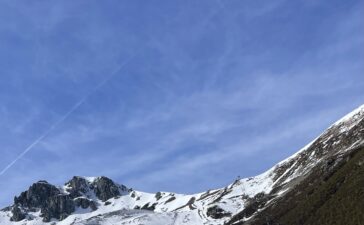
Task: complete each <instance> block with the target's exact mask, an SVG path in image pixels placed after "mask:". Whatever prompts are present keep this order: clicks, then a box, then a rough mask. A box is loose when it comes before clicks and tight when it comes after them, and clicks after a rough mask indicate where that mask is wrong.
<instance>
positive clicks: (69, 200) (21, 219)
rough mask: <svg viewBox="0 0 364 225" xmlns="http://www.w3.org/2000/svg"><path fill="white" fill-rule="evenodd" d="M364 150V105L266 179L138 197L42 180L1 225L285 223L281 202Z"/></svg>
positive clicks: (93, 182)
mask: <svg viewBox="0 0 364 225" xmlns="http://www.w3.org/2000/svg"><path fill="white" fill-rule="evenodd" d="M363 146H364V105H363V106H361V107H359V108H358V109H356V110H354V111H353V112H351V113H350V114H348V115H346V116H345V117H344V118H342V119H341V120H339V121H338V122H336V123H335V124H333V125H332V126H331V127H329V128H328V129H327V130H326V131H325V132H323V133H322V134H321V135H320V136H319V137H318V138H316V139H315V140H314V141H312V142H311V143H310V144H308V145H307V146H305V147H304V148H302V149H301V150H300V151H298V152H297V153H296V154H294V155H293V156H291V157H289V158H288V159H285V160H284V161H282V162H280V163H278V164H277V165H275V166H274V167H273V168H271V169H270V170H268V171H266V172H265V173H263V174H261V175H258V176H256V177H250V178H244V179H239V180H236V181H235V182H234V183H232V184H230V185H229V186H227V187H224V188H221V189H216V190H209V191H206V192H203V193H198V194H193V195H184V194H176V193H169V192H158V193H146V192H141V191H136V190H133V189H130V188H127V187H126V186H124V185H119V184H116V183H115V182H114V181H112V180H111V179H109V178H107V177H94V178H90V177H73V178H72V179H71V180H70V181H68V182H67V183H66V184H65V185H64V186H61V187H57V186H54V185H51V184H49V183H47V182H46V181H39V182H37V183H34V184H33V185H32V186H31V187H29V189H28V190H27V191H25V192H23V193H21V194H20V195H19V196H17V197H15V199H14V204H13V205H12V206H9V207H7V208H5V209H3V210H1V211H0V224H1V225H3V224H4V225H5V224H9V225H10V224H11V225H15V224H19V225H20V224H22V225H37V224H45V223H50V224H57V225H66V224H67V225H68V224H74V225H76V224H79V225H81V224H90V225H91V224H100V225H108V224H111V225H119V224H120V225H122V224H130V225H141V224H144V225H173V224H174V225H203V224H206V225H222V224H281V223H278V222H275V221H280V220H281V219H282V218H283V216H282V215H281V214H278V213H276V211H277V210H276V208H275V206H276V205H277V204H284V203H285V202H287V201H288V200H287V199H288V197H289V198H290V201H291V200H292V199H293V200H294V198H293V197H292V196H297V195H298V194H297V193H301V192H304V191H305V190H306V189H304V188H303V189H302V190H301V189H298V188H299V187H300V185H301V186H302V184H306V183H308V186H309V185H310V184H315V182H321V181H322V180H323V182H324V181H325V179H327V180H329V179H330V178H331V177H332V176H333V174H334V173H335V172H336V171H337V170H338V168H339V166H340V168H341V166H342V165H343V163H345V162H348V161H350V157H352V155H353V153H354V152H357V151H359V150H360V151H361V150H362V148H363ZM363 165H364V161H363ZM317 171H319V172H317ZM312 177H315V178H314V179H313V178H312ZM305 182H306V183H305ZM320 185H321V183H320V184H319V185H318V186H320ZM305 187H306V186H305ZM293 200H292V201H293ZM297 202H299V201H298V200H297ZM299 203H301V202H299ZM297 204H298V203H297ZM282 220H283V219H282ZM262 221H263V222H262ZM287 221H288V220H287ZM297 224H299V223H297ZM301 224H305V223H301ZM289 225H291V224H289Z"/></svg>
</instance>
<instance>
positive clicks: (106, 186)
mask: <svg viewBox="0 0 364 225" xmlns="http://www.w3.org/2000/svg"><path fill="white" fill-rule="evenodd" d="M92 184H93V185H94V191H95V194H96V196H97V197H98V198H99V199H100V200H102V201H107V200H108V199H110V198H113V197H117V196H120V194H121V193H120V190H119V186H118V185H116V184H115V183H114V182H113V181H112V180H111V179H109V178H107V177H99V178H97V179H96V180H95V181H94V182H93V183H92Z"/></svg>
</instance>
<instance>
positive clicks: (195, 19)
mask: <svg viewBox="0 0 364 225" xmlns="http://www.w3.org/2000/svg"><path fill="white" fill-rule="evenodd" d="M363 10H364V1H352V0H348V1H341V0H332V1H327V0H326V1H322V0H296V1H289V0H277V1H265V0H254V1H250V0H244V1H240V0H216V1H213V0H201V1H189V0H187V1H186V0H184V1H182V0H181V1H179V0H176V1H153V0H151V1H1V2H0V77H1V80H0V103H1V104H0V124H1V126H0V152H1V157H0V166H1V168H0V169H3V168H5V167H6V166H7V165H9V163H11V162H12V161H13V160H14V159H15V158H16V157H17V156H19V154H21V153H22V152H23V151H24V150H25V149H26V148H27V147H28V146H29V145H30V144H32V143H34V141H35V140H36V139H37V138H39V137H40V136H41V135H43V134H44V133H45V132H47V130H49V128H50V127H52V126H53V125H54V124H57V126H56V127H55V128H54V129H53V130H52V131H51V132H50V133H49V134H48V135H47V136H46V137H45V138H44V139H42V140H41V141H40V142H39V143H37V144H36V145H35V146H34V147H33V148H32V149H31V150H30V151H29V152H28V153H27V154H26V155H24V157H21V158H20V159H19V160H18V161H17V162H16V163H15V164H14V165H13V166H12V167H10V168H9V169H8V170H6V172H5V173H3V174H2V175H1V179H0V190H1V198H0V205H1V206H5V205H7V204H10V202H11V201H12V199H13V196H14V195H16V194H18V193H19V192H20V191H22V190H25V189H27V187H28V186H29V185H30V184H31V183H33V182H34V181H37V180H40V179H46V180H48V181H50V182H52V183H55V184H62V183H64V182H65V181H66V180H68V179H69V178H70V177H71V176H73V175H83V176H99V175H105V176H109V177H111V178H112V179H114V180H115V181H118V182H120V183H123V184H125V185H127V186H129V187H132V188H135V189H139V190H143V191H150V192H155V191H159V190H163V191H174V192H184V193H193V192H199V191H203V190H206V189H210V188H217V187H221V186H224V185H226V184H229V183H231V182H233V180H234V179H235V178H236V177H237V176H238V175H240V176H242V177H249V176H253V175H257V174H259V173H261V172H263V171H265V170H266V169H268V168H270V167H271V166H273V165H274V164H275V163H277V162H278V161H280V160H282V159H284V158H285V157H288V156H289V155H291V154H293V153H294V152H296V151H297V150H299V149H300V148H301V147H303V146H304V145H305V144H307V143H308V142H310V141H311V140H312V139H313V138H315V137H316V136H317V135H319V134H320V133H321V132H322V131H323V130H324V129H325V128H326V127H328V126H329V125H330V124H331V123H333V122H334V121H336V120H337V119H339V118H340V117H342V116H343V115H345V114H346V113H348V112H350V111H351V110H353V109H354V108H356V107H358V106H359V105H361V104H364V91H363V90H364V74H363V71H364V14H363V13H362V12H363ZM121 65H123V66H121ZM82 99H84V101H83V100H82ZM80 101H82V104H80V106H79V107H76V108H75V110H72V113H70V114H69V116H67V118H66V119H65V120H63V119H62V118H63V117H64V115H66V114H67V113H68V112H70V110H71V109H72V108H73V107H74V106H75V104H77V103H79V102H80ZM60 120H62V122H60V123H58V122H57V121H60Z"/></svg>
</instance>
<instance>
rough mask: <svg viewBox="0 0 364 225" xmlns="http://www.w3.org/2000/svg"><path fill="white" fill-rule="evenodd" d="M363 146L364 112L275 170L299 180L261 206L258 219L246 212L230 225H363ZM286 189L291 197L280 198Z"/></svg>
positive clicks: (256, 213)
mask: <svg viewBox="0 0 364 225" xmlns="http://www.w3.org/2000/svg"><path fill="white" fill-rule="evenodd" d="M363 146H364V107H363V106H362V107H360V108H358V109H357V110H355V111H353V112H352V113H350V114H348V115H347V116H345V117H344V118H343V119H341V120H340V121H338V122H336V123H335V124H334V125H333V126H331V127H330V128H329V129H327V130H326V131H325V132H324V133H323V134H322V135H321V136H320V137H318V138H317V139H316V140H315V141H313V142H312V143H311V144H310V145H309V146H307V147H306V148H304V150H303V151H300V152H299V153H297V154H296V155H294V156H293V157H291V158H290V159H288V160H285V161H284V162H283V163H280V164H279V165H278V167H277V168H276V169H275V170H276V173H277V174H279V173H280V172H278V170H283V171H284V173H286V174H299V176H295V175H293V176H292V175H291V176H292V177H293V179H291V178H290V179H288V181H289V182H287V183H286V184H285V182H283V183H282V184H281V185H279V186H276V187H275V189H274V190H272V192H271V193H270V194H269V196H270V197H269V201H263V202H262V201H260V202H259V201H258V202H259V203H260V204H261V205H260V207H256V209H255V210H254V212H253V213H248V209H249V208H250V207H249V206H247V207H246V208H245V209H244V210H242V211H241V212H240V213H237V214H236V215H235V216H234V217H233V218H232V219H231V220H230V221H229V222H228V223H227V224H247V225H258V224H259V225H264V224H267V225H275V224H277V225H278V224H280V225H295V224H297V225H305V224H307V225H313V224H330V225H333V224H361V223H364V218H363V214H362V212H363V211H362V209H363V202H364V198H363V197H364V194H363V193H364V179H363V176H362V175H363V170H364V167H363V164H364V159H363V155H364V152H363V149H364V148H363ZM285 167H286V168H289V169H284V168H285ZM284 176H285V175H283V177H284ZM280 179H281V178H280ZM286 181H287V179H286ZM284 186H286V187H288V189H287V191H286V192H285V193H284V194H283V195H282V194H281V195H278V196H275V195H277V193H278V192H279V191H281V190H282V188H284ZM256 204H257V203H256ZM360 212H361V213H360ZM358 220H360V221H361V223H358Z"/></svg>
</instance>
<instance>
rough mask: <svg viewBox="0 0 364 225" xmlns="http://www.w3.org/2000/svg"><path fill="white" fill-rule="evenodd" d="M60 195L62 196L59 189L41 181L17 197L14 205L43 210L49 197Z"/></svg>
mask: <svg viewBox="0 0 364 225" xmlns="http://www.w3.org/2000/svg"><path fill="white" fill-rule="evenodd" d="M58 194H60V191H59V190H58V188H56V187H55V186H53V185H51V184H48V183H47V182H45V181H39V182H37V183H35V184H33V185H32V186H31V187H30V188H29V189H28V191H25V192H23V193H21V194H20V196H19V197H15V198H14V203H15V204H16V205H21V206H23V207H28V208H41V207H44V206H45V203H46V200H47V199H48V198H49V197H52V196H56V195H58Z"/></svg>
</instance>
